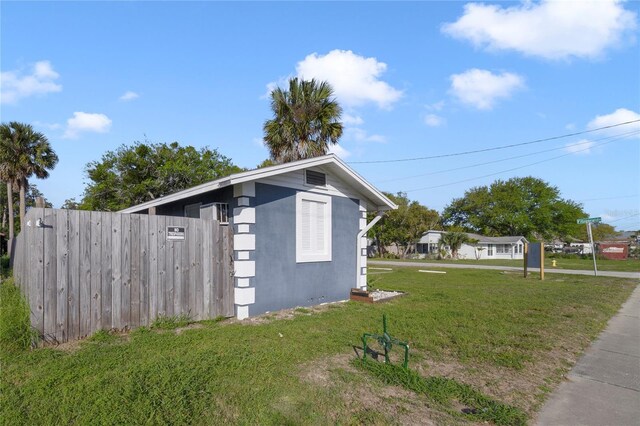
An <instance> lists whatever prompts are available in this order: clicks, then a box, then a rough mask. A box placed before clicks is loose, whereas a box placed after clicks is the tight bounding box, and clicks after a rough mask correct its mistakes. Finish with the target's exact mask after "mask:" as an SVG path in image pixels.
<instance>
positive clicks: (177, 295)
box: [171, 218, 184, 315]
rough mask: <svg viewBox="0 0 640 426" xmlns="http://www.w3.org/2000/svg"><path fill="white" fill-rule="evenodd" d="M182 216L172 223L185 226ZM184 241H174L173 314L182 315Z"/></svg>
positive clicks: (174, 219) (173, 219)
mask: <svg viewBox="0 0 640 426" xmlns="http://www.w3.org/2000/svg"><path fill="white" fill-rule="evenodd" d="M181 219H182V218H172V222H171V224H172V225H176V226H184V223H183V221H182V220H181ZM183 246H184V241H174V242H173V315H180V314H182V313H184V312H183V311H182V308H183V306H182V264H181V263H182V247H183Z"/></svg>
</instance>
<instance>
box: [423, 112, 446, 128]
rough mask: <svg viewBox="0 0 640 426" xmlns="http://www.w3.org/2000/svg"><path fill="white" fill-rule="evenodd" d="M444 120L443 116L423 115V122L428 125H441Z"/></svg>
mask: <svg viewBox="0 0 640 426" xmlns="http://www.w3.org/2000/svg"><path fill="white" fill-rule="evenodd" d="M444 122H445V120H444V118H442V117H440V116H439V115H436V114H427V115H425V117H424V124H426V125H427V126H429V127H438V126H441V125H443V124H444Z"/></svg>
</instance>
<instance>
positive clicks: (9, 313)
mask: <svg viewBox="0 0 640 426" xmlns="http://www.w3.org/2000/svg"><path fill="white" fill-rule="evenodd" d="M29 315H30V313H29V304H28V303H27V301H26V300H25V298H24V297H22V294H20V289H18V287H16V286H15V285H14V284H13V279H8V280H6V281H4V282H3V283H2V284H1V285H0V346H2V348H3V349H5V348H6V349H14V350H15V349H18V350H24V349H27V348H29V347H30V346H32V345H33V344H35V343H36V340H37V336H38V335H37V332H36V331H35V330H33V329H32V328H31V320H30V318H29Z"/></svg>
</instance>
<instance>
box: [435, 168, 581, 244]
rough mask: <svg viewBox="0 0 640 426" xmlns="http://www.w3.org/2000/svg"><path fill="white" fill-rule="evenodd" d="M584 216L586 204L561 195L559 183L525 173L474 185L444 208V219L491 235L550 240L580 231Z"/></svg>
mask: <svg viewBox="0 0 640 426" xmlns="http://www.w3.org/2000/svg"><path fill="white" fill-rule="evenodd" d="M583 216H585V213H584V211H583V210H582V206H581V205H580V204H579V203H576V202H574V201H571V200H565V199H563V198H561V197H560V191H559V190H558V188H557V187H555V186H551V185H549V184H548V183H546V182H545V181H543V180H541V179H537V178H534V177H524V178H512V179H509V180H507V181H503V180H497V181H495V182H494V183H492V184H491V185H490V186H488V187H487V186H481V187H476V188H472V189H470V190H469V191H467V192H465V194H464V197H462V198H457V199H454V200H453V201H452V202H451V204H449V205H448V206H447V207H446V208H445V209H444V212H443V223H444V224H445V225H454V226H460V227H462V228H464V229H465V230H467V231H470V232H475V233H478V234H483V235H489V236H500V235H523V236H525V237H526V238H528V239H533V240H535V239H539V240H540V239H542V240H549V239H552V238H560V239H566V238H567V237H569V236H575V235H577V234H578V233H579V229H578V225H577V224H576V220H577V219H578V218H580V217H583Z"/></svg>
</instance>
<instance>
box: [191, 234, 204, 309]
mask: <svg viewBox="0 0 640 426" xmlns="http://www.w3.org/2000/svg"><path fill="white" fill-rule="evenodd" d="M191 230H192V232H191V235H192V237H191V240H190V242H189V253H191V261H192V264H191V280H190V283H193V286H192V287H191V294H190V296H191V297H192V298H193V302H192V305H193V311H194V318H195V319H196V320H198V321H200V320H202V319H204V318H205V315H204V311H203V303H202V287H203V280H202V229H198V228H197V227H196V226H192V227H191Z"/></svg>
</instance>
